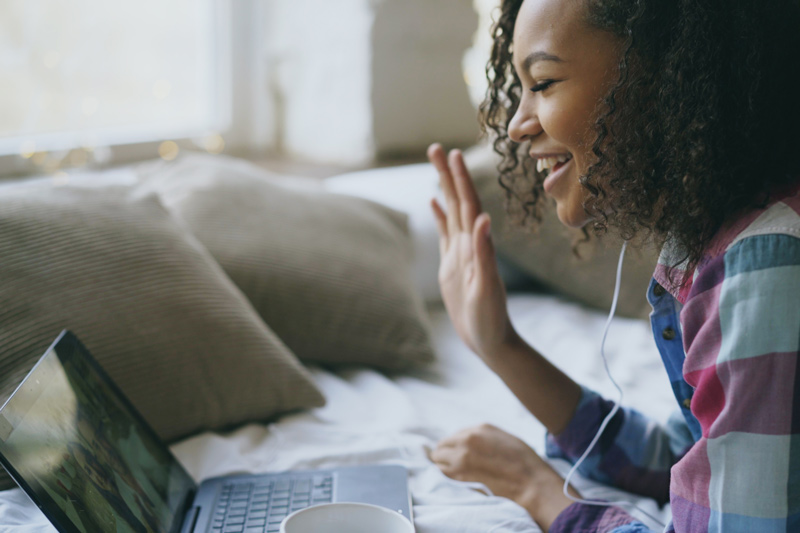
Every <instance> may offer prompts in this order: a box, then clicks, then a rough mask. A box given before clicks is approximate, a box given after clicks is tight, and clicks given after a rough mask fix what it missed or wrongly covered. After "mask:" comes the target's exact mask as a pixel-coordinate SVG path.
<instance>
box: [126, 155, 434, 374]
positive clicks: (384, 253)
mask: <svg viewBox="0 0 800 533" xmlns="http://www.w3.org/2000/svg"><path fill="white" fill-rule="evenodd" d="M141 175H142V180H143V184H142V186H141V190H142V191H144V192H145V193H149V192H151V191H155V192H157V193H158V194H159V195H160V196H161V199H162V201H163V202H164V204H165V205H166V206H167V207H168V208H169V209H170V210H171V211H172V213H173V214H174V215H175V216H176V217H177V218H180V219H181V220H183V221H184V222H185V224H186V226H187V227H188V228H189V229H190V230H191V231H192V232H193V233H194V234H195V235H196V236H197V238H198V239H199V240H200V241H201V242H202V243H203V244H204V245H205V246H206V247H207V248H208V250H209V251H210V252H211V253H212V254H213V255H214V257H215V258H216V259H217V261H218V262H219V263H220V264H221V265H222V267H223V268H224V269H225V271H226V272H227V273H228V275H229V276H230V278H231V279H232V280H233V281H234V282H235V283H236V284H237V285H238V286H239V288H240V289H241V290H242V292H244V294H245V295H246V296H247V297H248V298H249V299H250V301H251V302H252V303H253V305H254V306H255V308H256V309H257V310H258V312H259V313H260V314H261V316H262V318H263V319H264V321H265V322H266V323H267V324H268V325H269V326H270V327H271V328H272V329H273V330H274V331H275V333H277V334H278V336H279V337H280V338H281V339H282V340H283V341H284V342H285V343H286V344H287V345H288V346H289V348H291V349H292V351H293V352H294V353H295V354H296V355H297V356H298V357H299V358H300V359H302V360H305V361H313V362H318V363H323V364H328V365H331V364H334V365H335V364H342V363H348V364H364V365H370V366H373V367H376V368H380V369H383V370H403V369H406V368H409V367H412V366H415V365H419V364H421V363H427V362H429V361H431V360H432V359H433V348H432V346H431V342H430V333H429V329H428V324H427V317H426V314H425V309H424V305H423V303H422V299H421V297H420V296H419V295H418V294H417V292H416V290H415V288H414V285H413V282H412V279H411V263H412V247H411V240H410V237H409V235H408V228H407V220H406V216H405V215H404V214H402V213H399V212H397V211H394V210H392V209H389V208H387V207H384V206H381V205H379V204H376V203H373V202H370V201H367V200H362V199H360V198H354V197H349V196H342V195H335V194H330V193H326V192H324V191H322V190H311V189H309V188H304V189H300V188H297V187H294V188H290V187H287V186H285V185H283V184H281V183H278V182H277V181H276V179H275V177H274V176H271V175H270V174H269V173H266V172H265V171H263V170H262V169H260V168H258V167H255V166H254V165H251V164H249V163H247V162H244V161H241V160H236V159H232V158H226V157H213V156H203V155H199V154H197V155H190V156H186V157H184V158H182V159H181V160H178V161H176V162H174V163H172V164H167V165H164V164H148V165H144V166H142V167H141ZM284 183H285V182H284Z"/></svg>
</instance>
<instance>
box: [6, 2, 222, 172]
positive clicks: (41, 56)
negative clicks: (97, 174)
mask: <svg viewBox="0 0 800 533" xmlns="http://www.w3.org/2000/svg"><path fill="white" fill-rule="evenodd" d="M223 5H225V4H224V3H223V2H217V1H215V0H169V1H164V0H135V1H134V0H124V1H113V2H108V1H103V0H52V1H46V2H41V1H38V0H4V1H3V2H2V3H0V86H2V87H3V92H2V94H3V97H2V98H1V99H0V155H9V154H16V155H22V156H23V157H30V156H31V155H33V154H34V153H37V152H44V151H58V150H62V151H64V150H70V149H73V148H77V147H85V148H87V149H88V150H92V149H93V148H94V147H103V146H112V145H125V144H134V143H144V142H151V141H159V140H164V139H176V138H190V137H200V136H204V135H209V134H211V133H214V132H219V131H221V130H223V129H225V128H226V127H227V125H228V124H227V122H228V121H229V116H230V108H229V102H227V101H226V94H228V93H229V89H228V88H227V87H226V86H225V83H226V82H227V81H229V76H225V75H224V72H225V69H227V68H229V61H228V57H227V55H226V54H225V53H224V52H225V51H226V50H227V48H226V43H225V42H224V41H225V39H226V31H227V30H228V28H227V27H225V26H224V25H223V24H224V23H225V20H226V12H225V11H224V8H222V7H221V6H223Z"/></svg>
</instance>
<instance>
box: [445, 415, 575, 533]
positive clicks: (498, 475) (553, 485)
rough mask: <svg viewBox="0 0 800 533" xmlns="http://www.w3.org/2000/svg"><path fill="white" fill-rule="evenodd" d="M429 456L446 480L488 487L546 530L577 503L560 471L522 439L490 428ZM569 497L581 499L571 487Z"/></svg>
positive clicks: (450, 441)
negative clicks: (519, 507) (516, 505)
mask: <svg viewBox="0 0 800 533" xmlns="http://www.w3.org/2000/svg"><path fill="white" fill-rule="evenodd" d="M430 457H431V460H432V461H433V462H434V464H436V466H438V467H439V469H441V471H442V472H443V473H444V474H445V475H446V476H448V477H450V478H453V479H455V480H458V481H473V482H475V481H477V482H479V483H483V484H484V485H486V486H487V487H488V488H489V490H491V491H492V493H493V494H494V495H496V496H502V497H505V498H508V499H510V500H513V501H515V502H517V503H518V504H519V505H521V506H522V507H524V508H525V509H526V510H527V511H528V512H529V513H530V515H531V517H532V518H533V519H534V520H535V521H536V523H537V524H539V526H540V527H542V528H543V529H544V530H545V531H547V529H548V528H549V527H550V525H551V524H552V523H553V521H554V520H555V519H556V517H557V516H558V515H559V514H560V513H561V511H563V510H564V509H566V508H567V507H568V506H569V505H571V504H572V500H570V499H569V498H567V497H566V496H564V494H563V492H562V487H563V485H564V480H563V479H562V478H561V476H559V475H558V472H556V471H555V470H553V468H552V467H551V466H550V465H549V464H547V463H546V462H545V461H543V460H542V458H541V457H539V455H538V454H537V453H536V452H535V451H533V450H532V449H531V448H530V447H529V446H528V445H527V444H525V443H524V442H523V441H521V440H520V439H518V438H517V437H515V436H513V435H511V434H509V433H506V432H505V431H503V430H501V429H498V428H496V427H494V426H491V425H488V424H483V425H481V426H477V427H474V428H469V429H465V430H463V431H460V432H459V433H456V434H455V435H453V436H451V437H448V438H446V439H443V440H442V441H441V442H439V444H438V445H437V446H436V449H435V450H434V451H433V452H431V456H430ZM570 494H572V495H573V496H575V497H580V495H579V494H578V493H577V491H575V490H574V489H573V488H572V487H570Z"/></svg>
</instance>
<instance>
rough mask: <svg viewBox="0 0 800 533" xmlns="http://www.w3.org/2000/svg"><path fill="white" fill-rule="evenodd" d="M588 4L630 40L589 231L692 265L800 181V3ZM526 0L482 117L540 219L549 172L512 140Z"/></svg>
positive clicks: (598, 168)
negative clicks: (722, 235)
mask: <svg viewBox="0 0 800 533" xmlns="http://www.w3.org/2000/svg"><path fill="white" fill-rule="evenodd" d="M581 1H583V2H585V4H586V10H585V12H586V21H587V23H588V24H590V25H592V26H594V27H597V28H600V29H602V30H605V31H609V32H611V33H613V34H614V35H616V36H618V37H619V38H620V40H621V42H622V43H623V46H622V50H623V51H622V53H621V57H620V58H619V79H618V80H617V82H616V84H614V86H613V87H612V88H611V89H610V91H609V93H608V94H607V95H605V97H604V99H603V102H602V104H601V105H602V106H603V108H602V109H599V110H598V111H600V112H599V118H598V119H597V120H596V123H595V133H596V137H595V140H594V144H593V147H592V151H593V154H594V156H595V158H594V160H593V162H592V164H591V165H590V166H589V168H588V169H587V170H586V173H585V174H584V175H583V176H581V177H580V181H581V184H582V185H583V187H584V188H585V189H586V191H588V194H587V196H586V200H585V201H584V204H583V208H584V210H585V211H586V212H587V214H588V215H590V217H591V220H592V222H591V225H590V226H589V227H590V228H591V229H593V230H594V233H595V234H596V235H602V234H603V233H605V232H607V231H609V229H611V230H613V231H614V232H615V233H617V234H618V235H620V236H621V237H622V238H624V239H633V238H635V237H639V238H642V240H653V241H655V242H656V243H657V244H659V245H661V244H663V243H664V242H665V241H666V240H668V239H669V240H671V241H673V242H674V243H675V244H676V245H677V247H678V249H679V250H681V251H682V254H683V257H682V258H681V260H680V262H684V261H685V262H686V264H687V267H688V271H687V272H691V271H692V270H693V269H694V267H695V266H697V264H698V263H699V262H700V260H701V259H702V257H703V255H704V252H705V250H706V249H707V247H708V245H709V244H710V242H711V240H712V238H713V236H714V235H715V234H716V233H717V232H718V230H719V229H720V228H721V227H722V226H723V224H725V223H726V222H728V221H730V220H732V219H733V218H735V217H736V216H737V215H738V214H741V213H742V212H743V211H745V210H747V209H751V208H755V207H760V206H764V205H765V204H766V203H767V201H768V199H769V197H770V194H771V193H772V192H773V191H775V190H776V189H779V188H780V187H781V186H786V185H789V184H791V183H794V182H797V180H798V176H800V157H798V156H797V155H796V152H797V151H798V147H800V92H799V91H798V89H800V58H799V57H798V55H800V1H798V0H771V1H770V2H769V3H766V4H765V3H764V2H763V1H762V0H733V1H731V0H581ZM522 2H523V0H503V1H502V5H501V8H500V14H499V17H498V19H497V21H496V22H495V24H494V26H493V28H492V35H493V38H494V44H493V47H492V52H491V58H490V60H489V63H488V64H487V67H486V74H487V77H488V80H489V88H488V90H487V95H486V99H485V100H484V102H483V104H482V105H481V120H482V123H483V127H484V131H486V130H487V129H490V130H492V132H493V134H492V137H493V139H494V140H493V144H494V150H495V151H496V152H497V153H498V154H500V155H502V156H503V159H502V161H501V163H500V165H499V166H498V171H499V173H500V178H499V180H500V184H501V186H502V187H503V188H504V189H505V190H506V194H507V198H508V200H509V210H510V211H511V212H512V214H514V213H516V214H517V215H518V218H519V219H520V220H521V221H522V222H523V223H524V224H530V225H534V226H535V225H536V223H537V221H540V220H541V216H542V213H543V211H542V209H543V207H544V194H543V188H542V182H543V180H544V175H542V174H539V173H537V172H536V171H535V169H534V168H533V164H532V163H533V161H532V160H531V158H529V157H527V156H526V155H524V153H525V152H524V151H523V148H524V146H520V145H519V144H517V143H514V142H513V141H512V140H511V139H510V138H509V136H508V126H509V123H510V120H511V118H512V117H513V115H514V113H515V112H516V110H517V107H518V106H519V103H520V99H521V91H522V85H521V83H520V79H519V77H518V76H517V74H516V72H515V71H514V68H513V65H512V52H513V33H514V25H515V23H516V18H517V13H518V12H519V9H520V6H521V5H522ZM584 235H585V236H586V238H588V237H589V232H588V230H587V228H584Z"/></svg>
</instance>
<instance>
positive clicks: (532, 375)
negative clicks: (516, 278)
mask: <svg viewBox="0 0 800 533" xmlns="http://www.w3.org/2000/svg"><path fill="white" fill-rule="evenodd" d="M483 360H484V362H485V363H486V364H487V365H488V366H489V368H490V369H491V370H492V371H493V372H494V373H495V374H497V375H498V376H499V377H500V378H501V379H502V380H503V381H504V382H505V384H506V385H507V386H508V388H509V389H511V391H512V392H513V393H514V395H515V396H516V397H517V398H518V399H519V400H520V401H521V402H522V404H523V405H524V406H525V407H527V408H528V410H529V411H530V412H531V413H532V414H533V416H535V417H536V418H537V419H538V420H539V421H540V422H541V423H542V424H544V425H545V427H546V428H547V430H548V431H549V432H550V433H551V434H553V435H558V434H560V433H561V432H562V431H563V430H564V429H566V427H567V425H568V424H569V422H570V420H572V416H573V414H574V413H575V409H576V408H577V406H578V403H579V402H580V398H581V394H582V389H581V387H580V385H578V384H577V383H575V381H573V380H572V379H570V377H569V376H567V375H566V374H564V373H563V372H562V371H561V370H559V369H558V368H557V367H555V366H554V365H553V364H552V363H550V361H548V360H547V359H546V358H545V357H544V356H542V354H540V353H539V352H538V351H536V350H535V349H534V348H533V347H531V346H530V345H529V344H528V343H527V342H525V339H523V338H522V337H521V336H520V335H518V334H517V332H516V331H515V330H514V329H513V328H512V329H511V330H510V331H509V335H508V336H507V337H506V339H505V340H504V341H503V342H502V343H501V345H500V346H498V347H497V348H496V349H495V350H494V351H493V352H492V354H491V356H487V357H484V358H483Z"/></svg>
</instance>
